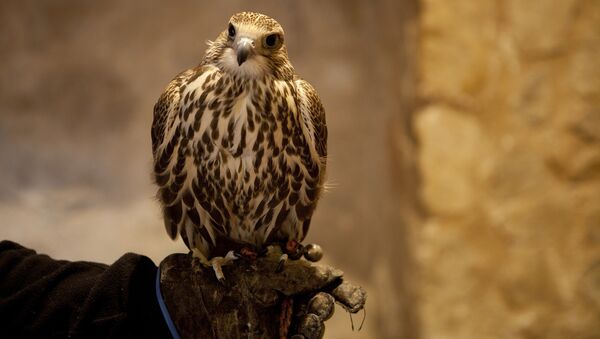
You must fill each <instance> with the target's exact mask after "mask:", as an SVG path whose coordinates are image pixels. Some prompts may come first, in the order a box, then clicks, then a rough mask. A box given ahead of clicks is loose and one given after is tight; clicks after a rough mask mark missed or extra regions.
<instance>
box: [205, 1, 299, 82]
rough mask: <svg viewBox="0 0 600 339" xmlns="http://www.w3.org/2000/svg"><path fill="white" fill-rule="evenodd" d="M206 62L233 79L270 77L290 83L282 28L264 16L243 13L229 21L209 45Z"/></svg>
mask: <svg viewBox="0 0 600 339" xmlns="http://www.w3.org/2000/svg"><path fill="white" fill-rule="evenodd" d="M206 59H207V61H208V62H210V63H213V64H216V65H217V66H219V67H220V68H221V69H223V70H224V71H226V72H229V73H231V74H233V75H237V76H240V77H242V78H247V79H257V78H263V77H265V76H266V75H272V76H274V77H276V78H281V79H290V78H291V77H293V74H294V70H293V68H292V65H291V63H290V62H289V60H288V56H287V50H286V48H285V44H284V32H283V28H282V27H281V25H279V23H278V22H277V21H275V19H272V18H270V17H268V16H266V15H264V14H260V13H252V12H242V13H238V14H235V15H233V16H232V17H231V19H229V23H228V24H227V29H226V30H225V31H223V32H222V33H221V34H220V35H219V37H218V38H217V39H216V40H215V41H214V42H210V43H209V48H208V50H207V55H206Z"/></svg>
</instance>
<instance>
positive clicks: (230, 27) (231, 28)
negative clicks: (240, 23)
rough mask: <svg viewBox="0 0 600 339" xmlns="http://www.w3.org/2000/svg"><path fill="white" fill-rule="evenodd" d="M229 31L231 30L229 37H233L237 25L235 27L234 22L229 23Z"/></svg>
mask: <svg viewBox="0 0 600 339" xmlns="http://www.w3.org/2000/svg"><path fill="white" fill-rule="evenodd" d="M228 32H229V37H230V38H232V39H233V38H234V37H235V27H233V25H232V24H229V29H228Z"/></svg>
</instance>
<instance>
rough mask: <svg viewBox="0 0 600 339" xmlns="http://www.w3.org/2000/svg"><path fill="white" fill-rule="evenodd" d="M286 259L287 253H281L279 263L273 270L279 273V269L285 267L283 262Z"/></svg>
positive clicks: (281, 269)
mask: <svg viewBox="0 0 600 339" xmlns="http://www.w3.org/2000/svg"><path fill="white" fill-rule="evenodd" d="M287 260H288V255H287V254H285V253H284V254H282V255H281V257H279V263H278V264H277V268H276V269H275V272H277V273H279V272H281V271H283V268H284V267H285V263H286V261H287Z"/></svg>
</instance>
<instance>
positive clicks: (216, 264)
mask: <svg viewBox="0 0 600 339" xmlns="http://www.w3.org/2000/svg"><path fill="white" fill-rule="evenodd" d="M237 258H238V257H237V256H236V254H235V253H234V252H233V251H229V252H227V254H226V255H225V256H224V257H213V258H212V259H210V265H211V266H212V268H213V271H215V276H216V277H217V280H218V281H219V282H220V283H224V282H225V275H223V269H222V267H223V266H227V265H229V264H231V263H232V262H233V261H234V260H236V259H237Z"/></svg>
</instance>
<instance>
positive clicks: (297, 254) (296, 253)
mask: <svg viewBox="0 0 600 339" xmlns="http://www.w3.org/2000/svg"><path fill="white" fill-rule="evenodd" d="M280 247H281V252H282V254H281V256H280V257H279V263H278V264H277V268H276V269H275V271H276V272H281V271H283V269H284V267H285V263H286V262H287V261H288V259H291V260H298V259H300V258H301V257H302V254H304V246H302V244H301V243H299V242H298V241H297V240H294V239H292V240H288V241H287V242H286V243H285V244H284V245H280Z"/></svg>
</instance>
